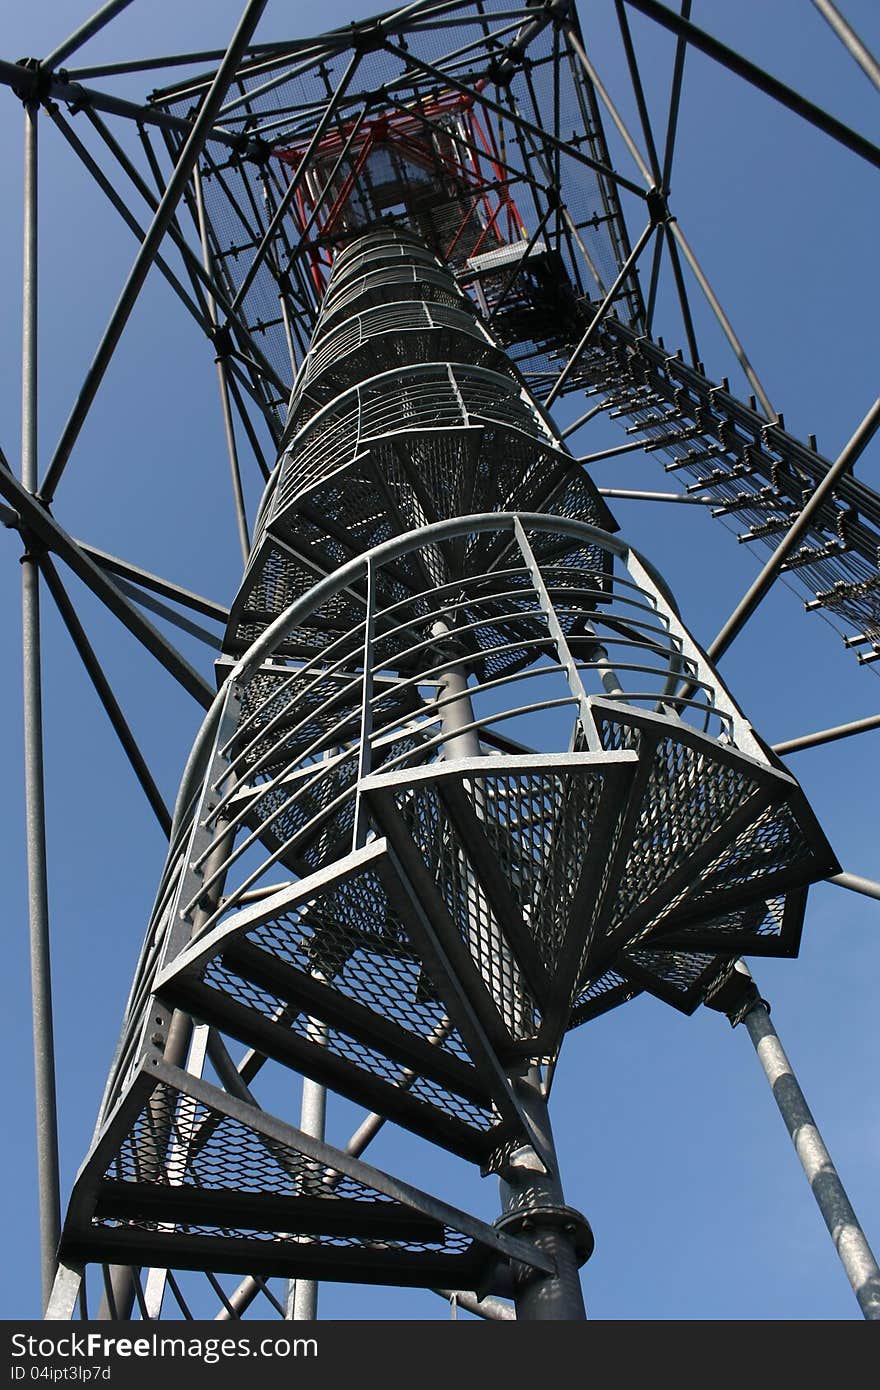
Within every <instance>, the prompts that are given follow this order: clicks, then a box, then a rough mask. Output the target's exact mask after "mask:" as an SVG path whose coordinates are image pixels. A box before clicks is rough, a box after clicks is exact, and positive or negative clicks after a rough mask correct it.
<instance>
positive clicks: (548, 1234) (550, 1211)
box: [495, 1067, 594, 1322]
mask: <svg viewBox="0 0 880 1390" xmlns="http://www.w3.org/2000/svg"><path fill="white" fill-rule="evenodd" d="M513 1084H514V1087H515V1089H516V1091H517V1094H518V1096H519V1099H520V1102H521V1104H522V1107H523V1110H524V1111H525V1112H526V1114H527V1115H528V1117H529V1120H530V1121H531V1125H532V1130H533V1133H534V1134H535V1136H536V1140H537V1144H536V1146H535V1147H533V1146H532V1145H530V1144H526V1145H523V1146H522V1147H521V1148H518V1149H515V1150H514V1151H513V1153H512V1154H511V1155H510V1157H509V1159H508V1161H507V1165H506V1166H505V1168H504V1171H503V1174H502V1176H501V1183H500V1187H501V1203H502V1208H503V1211H502V1215H501V1216H500V1217H499V1218H498V1220H497V1221H496V1222H495V1225H496V1226H497V1227H498V1229H499V1230H503V1231H508V1232H510V1233H511V1234H515V1235H517V1236H519V1237H520V1239H522V1240H530V1241H531V1243H532V1244H533V1245H534V1246H535V1248H536V1249H537V1250H541V1251H543V1252H544V1254H547V1255H550V1256H551V1258H552V1259H553V1260H554V1261H555V1263H556V1273H555V1274H544V1273H542V1272H541V1271H539V1270H535V1269H530V1268H527V1267H526V1266H525V1265H516V1266H514V1275H513V1277H514V1288H513V1296H514V1301H515V1304H516V1316H517V1320H518V1321H520V1322H537V1321H548V1320H552V1321H568V1322H571V1321H579V1320H582V1319H584V1318H586V1316H587V1313H586V1309H585V1307H584V1296H583V1293H582V1291H581V1281H580V1275H579V1273H578V1271H579V1269H580V1267H581V1265H583V1264H585V1263H586V1262H587V1260H588V1259H589V1258H590V1255H591V1254H592V1253H593V1244H594V1242H593V1232H592V1230H591V1229H590V1225H589V1222H588V1221H587V1219H586V1217H584V1216H582V1215H581V1213H580V1212H579V1211H575V1209H574V1208H573V1207H569V1206H567V1205H566V1202H565V1197H564V1195H563V1192H562V1183H561V1181H560V1179H559V1167H558V1163H557V1159H556V1148H555V1145H554V1143H553V1131H552V1129H551V1127H550V1116H549V1113H548V1110H547V1101H546V1099H545V1097H544V1094H543V1090H542V1087H541V1077H540V1072H539V1070H538V1068H537V1067H531V1068H530V1069H529V1071H528V1072H527V1073H526V1075H525V1076H520V1077H517V1078H515V1079H514V1082H513Z"/></svg>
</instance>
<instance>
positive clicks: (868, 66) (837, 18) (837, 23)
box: [813, 0, 880, 91]
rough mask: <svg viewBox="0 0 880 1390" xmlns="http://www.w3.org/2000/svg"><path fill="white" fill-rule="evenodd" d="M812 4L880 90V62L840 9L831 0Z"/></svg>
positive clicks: (816, 0) (815, 0)
mask: <svg viewBox="0 0 880 1390" xmlns="http://www.w3.org/2000/svg"><path fill="white" fill-rule="evenodd" d="M813 4H814V5H815V6H816V9H817V10H818V11H819V13H820V14H821V16H822V18H823V19H825V20H827V22H828V23H829V24H830V26H831V28H832V29H833V30H834V32H835V34H836V35H837V37H838V38H839V39H840V42H841V43H842V44H843V45H844V47H845V48H846V50H847V52H848V53H849V54H850V56H851V57H853V58H855V60H856V62H857V63H858V65H859V67H860V68H861V69H862V71H863V72H864V73H865V75H866V77H867V78H868V79H869V80H870V81H871V82H873V84H874V86H875V87H876V88H877V90H878V91H880V63H878V62H877V59H876V58H875V57H874V55H873V53H872V52H871V51H870V49H869V48H867V47H866V46H865V44H863V43H862V40H861V39H860V38H859V36H858V34H857V33H856V31H855V29H854V28H853V27H852V25H851V24H849V23H848V22H847V20H846V19H844V17H843V15H842V14H841V13H840V10H839V9H838V8H837V6H836V5H833V4H832V3H831V0H813Z"/></svg>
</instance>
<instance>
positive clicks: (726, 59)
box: [626, 0, 880, 168]
mask: <svg viewBox="0 0 880 1390" xmlns="http://www.w3.org/2000/svg"><path fill="white" fill-rule="evenodd" d="M626 3H627V4H628V5H632V7H633V9H636V10H641V12H642V14H644V15H647V16H648V18H649V19H653V20H654V21H655V22H656V23H657V24H660V25H662V26H663V28H664V29H669V30H671V31H672V33H673V34H680V35H681V37H682V38H684V39H686V40H687V42H688V43H689V44H691V46H692V47H693V48H698V49H699V50H700V52H701V53H705V54H706V56H707V57H708V58H712V59H713V60H714V62H716V63H720V64H721V66H722V67H725V68H728V69H729V70H730V71H731V72H735V73H736V75H737V77H742V78H743V79H744V80H745V81H746V82H750V83H751V84H752V86H753V87H757V88H758V89H759V90H760V91H762V92H764V93H765V94H766V95H767V96H769V97H772V98H773V100H774V101H778V102H779V103H780V104H781V105H782V106H786V107H787V108H788V110H789V111H793V112H794V113H795V115H796V116H800V117H802V118H803V120H805V121H808V122H809V123H810V125H814V126H816V127H817V129H819V130H822V131H824V132H825V134H826V135H830V136H831V138H832V140H836V141H837V142H838V143H839V144H841V145H845V146H846V148H847V149H849V150H852V152H853V154H857V155H858V156H859V158H860V159H866V160H867V161H868V163H869V164H874V165H876V167H877V168H880V149H878V147H877V146H876V145H873V144H872V143H871V141H870V140H866V139H865V137H864V136H863V135H859V134H858V132H857V131H854V130H851V129H850V128H849V126H847V125H844V123H843V121H838V120H837V119H836V117H834V116H831V115H829V113H828V112H827V111H823V110H822V108H821V107H820V106H816V105H814V103H813V102H812V101H808V100H807V98H806V97H803V96H801V94H800V93H799V92H796V91H794V90H793V88H791V87H787V86H786V85H785V83H784V82H780V81H779V80H778V78H776V77H771V76H770V74H769V73H768V72H765V71H764V69H763V68H759V67H758V65H757V64H756V63H752V62H749V60H748V58H744V57H743V56H742V54H741V53H737V52H735V51H734V49H732V48H728V47H727V45H726V44H723V43H720V42H719V40H718V39H715V38H713V37H712V35H711V34H707V33H706V32H705V30H703V29H698V28H697V26H696V25H695V24H691V23H689V22H688V20H686V19H683V18H682V17H681V16H680V15H677V14H675V13H674V11H672V10H668V9H667V8H666V6H665V5H660V4H658V3H657V0H626Z"/></svg>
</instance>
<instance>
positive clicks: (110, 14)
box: [41, 0, 131, 69]
mask: <svg viewBox="0 0 880 1390" xmlns="http://www.w3.org/2000/svg"><path fill="white" fill-rule="evenodd" d="M130 4H131V0H108V2H107V4H106V5H102V6H101V8H100V9H99V10H96V11H95V13H94V14H93V15H92V16H91V18H90V19H87V20H86V21H85V23H84V24H81V25H80V26H79V28H78V29H75V30H74V32H73V33H72V34H71V35H70V36H69V37H68V38H66V39H65V40H64V42H63V43H60V44H59V45H58V47H57V48H54V49H53V50H52V52H51V53H50V54H49V56H48V58H44V59H43V62H42V64H41V66H42V67H44V68H48V69H51V68H57V67H58V65H59V63H63V62H64V60H65V58H69V57H70V55H71V53H75V52H76V50H77V49H78V48H82V46H83V44H84V43H87V42H88V40H89V39H90V38H92V37H93V35H95V34H97V33H99V32H100V30H101V29H103V28H104V25H105V24H109V23H110V20H111V19H115V17H116V15H118V14H121V12H122V11H123V10H126V9H128V7H129V5H130Z"/></svg>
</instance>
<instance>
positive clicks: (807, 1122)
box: [743, 999, 880, 1321]
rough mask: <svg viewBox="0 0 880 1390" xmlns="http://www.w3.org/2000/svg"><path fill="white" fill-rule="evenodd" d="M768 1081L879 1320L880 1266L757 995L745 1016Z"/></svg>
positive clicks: (853, 1276) (838, 1242) (859, 1290)
mask: <svg viewBox="0 0 880 1390" xmlns="http://www.w3.org/2000/svg"><path fill="white" fill-rule="evenodd" d="M743 1023H744V1025H745V1028H746V1031H747V1033H748V1035H749V1037H750V1038H751V1040H752V1043H753V1044H754V1047H755V1051H756V1052H757V1054H758V1061H759V1062H760V1063H761V1066H762V1067H763V1070H764V1075H765V1076H766V1077H767V1080H768V1081H769V1083H770V1087H771V1089H772V1091H773V1098H774V1100H775V1101H776V1104H777V1105H778V1106H779V1113H780V1114H781V1116H782V1118H783V1120H784V1121H785V1127H786V1129H787V1130H788V1133H789V1135H790V1137H791V1141H792V1143H793V1144H794V1147H795V1151H796V1153H797V1156H798V1158H799V1159H800V1161H801V1167H802V1168H803V1170H804V1174H805V1175H806V1179H807V1182H808V1183H809V1184H810V1188H811V1189H812V1193H813V1196H814V1197H815V1199H816V1203H817V1205H818V1207H819V1210H820V1211H821V1213H822V1217H823V1220H824V1222H825V1225H826V1226H827V1227H828V1233H829V1235H830V1236H831V1239H832V1240H833V1241H834V1247H835V1249H836V1250H837V1253H838V1255H839V1256H840V1262H841V1264H842V1265H843V1267H844V1269H845V1270H846V1275H847V1278H848V1279H849V1281H850V1283H851V1285H852V1288H853V1292H854V1293H855V1296H856V1298H857V1299H858V1302H859V1307H860V1308H861V1310H862V1313H863V1314H864V1316H865V1318H866V1319H868V1320H870V1321H878V1320H880V1268H878V1265H877V1261H876V1260H875V1258H874V1255H873V1252H872V1251H871V1247H870V1245H869V1244H868V1241H867V1239H866V1238H865V1233H864V1231H863V1230H862V1228H861V1226H860V1225H859V1221H858V1218H857V1216H856V1214H855V1212H854V1211H853V1208H852V1205H851V1203H850V1200H849V1198H848V1197H847V1195H846V1190H845V1189H844V1186H843V1183H842V1182H841V1181H840V1178H839V1176H838V1173H837V1169H836V1168H835V1166H834V1164H833V1162H832V1161H831V1155H830V1154H829V1152H828V1150H827V1149H826V1147H825V1144H824V1141H823V1139H822V1135H821V1134H820V1133H819V1130H818V1128H817V1126H816V1121H815V1120H814V1119H813V1116H812V1113H811V1111H810V1107H809V1106H808V1105H807V1102H806V1099H805V1097H804V1093H803V1091H802V1090H801V1088H800V1086H799V1084H798V1080H797V1077H796V1076H795V1074H794V1072H793V1071H792V1068H791V1064H790V1062H789V1060H788V1058H787V1057H786V1055H785V1051H784V1049H783V1046H782V1043H781V1042H780V1041H779V1034H778V1033H777V1032H776V1029H775V1028H774V1027H773V1024H772V1023H771V1021H770V1011H769V1009H768V1007H767V1005H766V1003H765V1002H764V1000H763V999H757V1000H756V1001H755V1003H754V1004H753V1005H752V1007H751V1008H750V1009H749V1011H748V1013H747V1014H746V1015H745V1017H744V1019H743Z"/></svg>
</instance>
